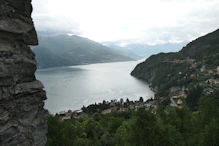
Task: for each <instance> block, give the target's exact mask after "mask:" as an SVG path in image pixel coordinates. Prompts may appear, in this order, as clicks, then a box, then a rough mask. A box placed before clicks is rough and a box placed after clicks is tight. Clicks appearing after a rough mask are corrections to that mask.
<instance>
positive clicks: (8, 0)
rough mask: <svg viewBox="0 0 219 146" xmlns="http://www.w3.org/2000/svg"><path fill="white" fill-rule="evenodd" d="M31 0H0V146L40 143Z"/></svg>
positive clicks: (41, 94)
mask: <svg viewBox="0 0 219 146" xmlns="http://www.w3.org/2000/svg"><path fill="white" fill-rule="evenodd" d="M31 13H32V6H31V0H0V146H17V145H18V146H44V145H45V144H46V132H47V124H46V122H47V116H48V112H47V111H46V110H45V109H44V108H43V107H44V102H43V101H44V100H45V99H46V93H45V91H44V90H43V88H44V86H43V84H42V83H41V82H40V81H38V80H36V78H35V75H34V73H35V71H36V65H37V64H36V60H35V55H34V53H33V52H32V51H31V49H30V47H29V46H28V45H37V44H38V39H37V34H36V31H35V28H34V25H33V22H32V19H31Z"/></svg>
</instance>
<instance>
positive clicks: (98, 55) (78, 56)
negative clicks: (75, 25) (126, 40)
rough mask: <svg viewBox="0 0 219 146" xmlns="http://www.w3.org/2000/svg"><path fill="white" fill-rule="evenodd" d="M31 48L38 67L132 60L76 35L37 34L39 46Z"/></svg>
mask: <svg viewBox="0 0 219 146" xmlns="http://www.w3.org/2000/svg"><path fill="white" fill-rule="evenodd" d="M32 49H33V51H34V52H35V54H36V60H37V63H38V68H49V67H59V66H70V65H82V64H92V63H104V62H117V61H131V60H133V59H132V58H130V57H127V56H124V55H122V54H119V53H117V52H116V51H115V50H113V49H111V48H108V47H106V46H103V45H101V44H99V43H97V42H94V41H92V40H89V39H87V38H83V37H80V36H76V35H73V36H69V35H57V36H39V46H38V47H33V48H32Z"/></svg>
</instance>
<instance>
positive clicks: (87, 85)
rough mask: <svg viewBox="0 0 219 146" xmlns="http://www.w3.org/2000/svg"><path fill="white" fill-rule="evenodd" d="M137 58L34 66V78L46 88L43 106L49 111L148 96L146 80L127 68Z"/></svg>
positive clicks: (132, 67)
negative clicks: (135, 75)
mask: <svg viewBox="0 0 219 146" xmlns="http://www.w3.org/2000/svg"><path fill="white" fill-rule="evenodd" d="M139 62H140V61H132V62H116V63H102V64H92V65H83V66H70V67H59V68H51V69H43V70H38V71H37V72H36V76H37V79H39V80H40V81H42V82H43V84H44V86H45V89H46V91H47V98H48V99H47V100H46V101H45V107H46V108H47V109H48V110H49V112H50V113H53V114H55V113H57V112H60V111H67V110H69V109H71V110H77V109H81V107H82V106H83V105H85V106H87V105H89V104H91V103H95V102H96V103H98V102H102V101H103V100H108V101H110V100H111V99H120V98H123V99H124V100H126V98H129V100H138V99H139V97H140V96H142V97H143V98H144V99H148V98H151V97H153V96H154V93H153V92H152V91H151V90H150V88H149V87H148V84H146V83H144V82H142V81H140V80H138V79H136V78H134V77H132V76H131V75H130V72H131V71H132V70H133V69H134V67H135V66H136V65H137V64H138V63H139Z"/></svg>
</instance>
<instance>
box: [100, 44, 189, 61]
mask: <svg viewBox="0 0 219 146" xmlns="http://www.w3.org/2000/svg"><path fill="white" fill-rule="evenodd" d="M120 43H121V42H105V43H104V45H106V46H108V47H110V48H113V49H115V50H116V51H120V52H121V53H122V54H124V55H126V56H129V57H132V58H134V59H142V58H148V57H149V56H151V55H152V54H157V53H160V52H163V53H167V52H178V51H179V50H180V49H181V48H182V47H184V46H185V45H186V44H187V43H188V42H186V41H184V42H181V43H175V44H173V43H165V44H157V45H148V44H128V45H125V46H123V47H121V46H120V45H119V44H120Z"/></svg>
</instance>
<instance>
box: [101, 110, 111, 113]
mask: <svg viewBox="0 0 219 146" xmlns="http://www.w3.org/2000/svg"><path fill="white" fill-rule="evenodd" d="M111 111H112V110H111V109H106V110H104V111H102V114H110V113H111Z"/></svg>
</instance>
